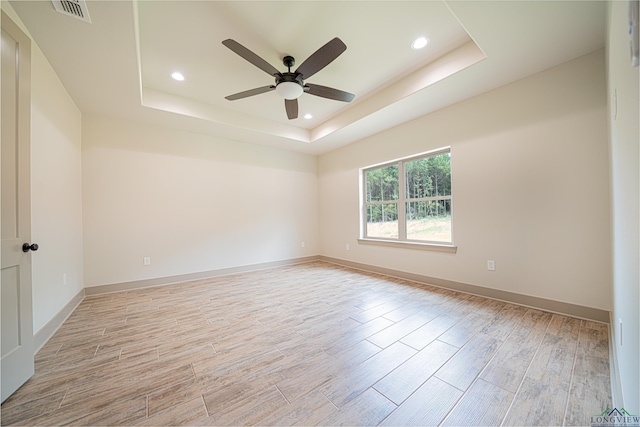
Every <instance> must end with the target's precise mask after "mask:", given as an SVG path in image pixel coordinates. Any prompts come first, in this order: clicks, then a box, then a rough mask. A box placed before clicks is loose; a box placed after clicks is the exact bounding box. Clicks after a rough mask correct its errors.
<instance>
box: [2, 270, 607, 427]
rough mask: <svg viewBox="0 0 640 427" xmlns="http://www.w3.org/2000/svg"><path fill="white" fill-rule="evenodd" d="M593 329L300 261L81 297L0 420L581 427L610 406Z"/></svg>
mask: <svg viewBox="0 0 640 427" xmlns="http://www.w3.org/2000/svg"><path fill="white" fill-rule="evenodd" d="M549 318H550V320H549ZM545 322H546V328H545ZM607 334H608V325H604V324H601V323H597V322H591V321H585V320H579V319H573V318H570V317H566V316H561V315H557V314H553V315H552V314H548V313H542V312H539V311H536V310H530V309H527V308H524V307H520V306H517V305H513V304H508V303H505V302H501V301H494V300H488V299H485V298H481V297H478V296H474V295H467V294H463V293H460V292H456V291H451V290H446V289H441V288H436V287H433V286H429V285H424V284H418V283H415V282H411V281H406V280H403V279H399V278H391V277H387V276H384V275H382V274H377V273H366V272H362V271H358V270H354V269H350V268H347V267H342V266H337V265H333V264H330V263H326V262H320V261H317V262H309V263H305V264H299V265H294V266H285V267H278V268H273V269H266V270H261V271H256V272H247V273H240V274H234V275H229V276H220V277H213V278H208V279H201V280H193V281H188V282H184V283H176V284H173V285H168V286H163V287H155V288H146V289H139V290H132V291H126V292H117V293H113V294H108V295H96V296H89V297H86V298H85V299H84V300H83V301H82V302H81V303H80V304H79V305H78V307H77V308H76V309H75V310H74V312H73V313H72V314H71V315H70V316H69V317H68V318H67V320H66V321H65V322H64V324H63V325H62V326H61V327H60V328H59V329H58V331H56V333H55V334H54V335H53V337H52V338H51V339H50V340H49V341H48V342H47V343H46V344H45V345H44V346H43V348H42V349H41V350H40V351H39V352H38V354H37V355H36V357H35V369H36V372H35V374H34V376H33V377H32V378H31V379H30V380H29V381H27V383H26V384H25V385H23V386H22V387H21V388H20V389H19V390H18V391H17V392H16V393H14V394H13V395H12V396H11V397H9V399H7V400H6V401H5V402H4V403H3V404H2V414H1V416H2V422H3V424H8V423H14V424H17V425H67V424H72V425H135V424H137V423H140V424H152V425H158V424H174V425H184V424H189V425H254V424H262V425H287V424H289V425H294V424H297V425H313V424H321V425H322V424H325V425H327V424H343V423H345V424H352V425H363V424H378V423H380V424H383V425H436V424H439V423H441V422H443V420H444V419H445V417H447V416H448V417H449V418H447V421H446V422H447V423H454V422H455V423H457V422H460V423H463V424H464V423H468V424H477V423H488V424H491V423H496V424H499V423H500V419H499V418H500V417H501V416H504V415H505V413H506V417H505V418H504V424H505V425H511V424H518V425H540V424H545V425H549V424H563V423H564V424H565V425H573V424H584V423H585V422H587V421H588V417H589V416H591V415H593V412H594V410H595V411H596V412H598V413H599V412H601V410H602V409H603V408H600V406H603V407H606V406H612V405H611V402H610V398H611V397H610V396H609V394H608V390H609V388H610V384H609V372H608V362H609V355H608V344H609V337H608V335H607ZM434 372H435V373H434ZM514 390H515V395H513V392H514ZM483 399H484V400H483ZM507 403H508V408H505V407H504V406H505V404H507ZM396 404H398V406H396ZM485 406H486V408H484V407H485ZM478 407H483V408H484V409H477V408H478ZM594 407H597V409H594ZM469 408H471V409H469ZM470 410H471V411H474V412H473V413H472V414H466V415H465V413H467V412H468V411H470ZM483 410H484V412H483ZM205 411H206V413H205ZM507 411H508V412H507ZM448 414H449V415H448ZM585 420H587V421H585Z"/></svg>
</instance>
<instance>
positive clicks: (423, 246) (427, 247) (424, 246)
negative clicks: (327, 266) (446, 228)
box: [358, 239, 458, 254]
mask: <svg viewBox="0 0 640 427" xmlns="http://www.w3.org/2000/svg"><path fill="white" fill-rule="evenodd" d="M358 243H359V244H361V245H374V246H386V247H390V248H402V249H415V250H419V251H432V252H444V253H448V254H455V253H456V252H457V251H458V247H457V246H453V245H447V244H437V243H418V242H400V241H393V240H382V239H358Z"/></svg>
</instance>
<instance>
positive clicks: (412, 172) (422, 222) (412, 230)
mask: <svg viewBox="0 0 640 427" xmlns="http://www.w3.org/2000/svg"><path fill="white" fill-rule="evenodd" d="M362 178H363V189H362V195H363V197H362V208H363V211H362V216H361V217H362V223H363V224H362V236H363V239H364V240H388V241H392V242H393V241H395V242H407V243H423V244H434V245H452V243H453V235H452V231H451V230H452V223H451V200H452V196H451V151H450V149H449V148H444V149H440V150H437V151H433V152H430V153H426V154H422V155H419V156H414V157H410V158H406V159H401V160H397V161H394V162H389V163H385V164H383V165H377V166H372V167H369V168H365V169H363V170H362Z"/></svg>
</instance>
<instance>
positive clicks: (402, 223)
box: [358, 147, 457, 253]
mask: <svg viewBox="0 0 640 427" xmlns="http://www.w3.org/2000/svg"><path fill="white" fill-rule="evenodd" d="M441 154H449V155H450V156H451V147H442V148H438V149H435V150H430V151H426V152H423V153H419V154H415V155H412V156H408V157H403V158H399V159H395V160H391V161H388V162H384V163H378V164H375V165H371V166H367V167H364V168H361V169H360V238H359V239H358V243H361V244H367V245H378V246H388V247H400V248H407V249H419V250H432V251H438V252H448V253H456V251H457V247H456V246H455V245H454V238H453V235H454V234H453V230H454V229H453V209H454V207H453V188H452V189H451V194H450V195H448V196H434V197H420V198H409V197H407V189H406V175H405V164H406V163H409V162H412V161H415V160H420V159H426V158H429V157H435V156H438V155H441ZM389 166H397V167H398V199H396V200H382V201H374V202H367V200H366V198H367V180H366V174H367V172H368V171H372V170H375V169H381V168H385V167H389ZM450 171H451V172H450V173H451V175H453V163H451V165H450ZM451 186H452V187H453V183H451ZM440 200H448V201H449V203H450V211H451V241H450V242H439V241H433V240H416V239H408V238H407V215H406V208H407V203H410V202H418V201H440ZM389 203H395V204H397V216H398V237H397V238H387V237H370V236H368V235H367V207H368V206H370V205H381V204H389Z"/></svg>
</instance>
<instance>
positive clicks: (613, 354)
mask: <svg viewBox="0 0 640 427" xmlns="http://www.w3.org/2000/svg"><path fill="white" fill-rule="evenodd" d="M612 316H613V313H611V314H610V319H609V378H611V399H612V401H613V402H611V403H612V407H613V408H624V402H623V397H622V382H621V381H620V368H619V367H618V351H617V350H616V337H615V330H614V329H613V325H614V323H613V317H612Z"/></svg>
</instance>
